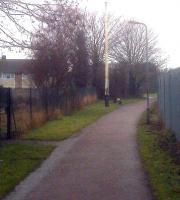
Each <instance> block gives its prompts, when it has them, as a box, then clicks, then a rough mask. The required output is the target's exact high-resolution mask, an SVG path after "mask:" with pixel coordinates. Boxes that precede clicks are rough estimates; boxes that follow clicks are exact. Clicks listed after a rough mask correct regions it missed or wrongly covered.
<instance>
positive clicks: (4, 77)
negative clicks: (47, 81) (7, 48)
mask: <svg viewBox="0 0 180 200" xmlns="http://www.w3.org/2000/svg"><path fill="white" fill-rule="evenodd" d="M28 62H30V60H27V59H6V56H2V59H1V60H0V87H5V88H30V87H32V82H31V81H30V76H29V75H28V72H27V70H26V69H27V64H28Z"/></svg>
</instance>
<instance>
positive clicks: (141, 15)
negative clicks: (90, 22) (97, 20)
mask: <svg viewBox="0 0 180 200" xmlns="http://www.w3.org/2000/svg"><path fill="white" fill-rule="evenodd" d="M84 1H86V2H88V7H89V9H91V10H96V11H101V12H103V11H104V0H84ZM108 4H109V5H108V7H109V8H108V9H109V11H110V12H113V13H116V14H118V15H121V16H123V17H125V18H134V19H135V20H137V21H141V22H144V23H146V24H147V25H148V27H149V28H151V29H153V31H154V32H155V34H157V35H158V41H159V46H160V47H161V48H162V50H163V51H164V52H166V54H167V55H169V62H168V67H169V68H172V67H173V68H174V67H180V0H108Z"/></svg>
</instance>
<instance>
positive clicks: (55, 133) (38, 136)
mask: <svg viewBox="0 0 180 200" xmlns="http://www.w3.org/2000/svg"><path fill="white" fill-rule="evenodd" d="M139 100H140V99H127V100H123V104H127V103H134V102H137V101H139ZM118 107H119V105H118V104H114V103H111V104H110V107H106V108H105V107H104V102H103V101H98V102H96V103H94V104H91V105H88V106H86V107H84V108H82V109H81V110H80V111H77V112H74V113H73V114H72V115H70V116H64V117H63V118H61V119H58V120H53V121H49V122H47V123H46V124H44V125H43V126H41V127H39V128H36V129H33V130H31V131H29V132H28V133H27V134H25V135H24V136H23V138H24V139H30V140H63V139H66V138H68V137H70V136H71V135H72V134H73V133H75V132H78V131H79V130H80V129H81V128H83V127H85V126H87V125H88V124H90V123H92V122H94V121H95V120H96V119H98V118H99V117H101V116H102V115H104V114H106V113H109V112H111V111H113V110H115V109H116V108H118Z"/></svg>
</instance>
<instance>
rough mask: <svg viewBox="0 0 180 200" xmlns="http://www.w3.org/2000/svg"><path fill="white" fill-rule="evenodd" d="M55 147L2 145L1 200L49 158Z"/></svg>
mask: <svg viewBox="0 0 180 200" xmlns="http://www.w3.org/2000/svg"><path fill="white" fill-rule="evenodd" d="M53 149H54V147H52V146H44V145H43V146H41V145H38V146H37V145H23V144H0V199H1V198H2V197H4V196H5V195H6V194H7V193H8V192H10V191H11V190H12V189H13V188H14V187H15V186H16V185H17V184H18V183H19V182H20V181H21V180H23V179H24V177H25V176H26V175H27V174H29V173H30V172H32V171H33V170H34V169H35V168H37V167H38V166H39V165H40V164H41V162H42V161H43V160H44V159H46V158H47V156H48V155H49V154H50V153H51V152H52V150H53Z"/></svg>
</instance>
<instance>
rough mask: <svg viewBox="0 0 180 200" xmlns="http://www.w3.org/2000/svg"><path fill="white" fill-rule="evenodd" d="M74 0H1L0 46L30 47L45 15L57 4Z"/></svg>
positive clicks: (67, 3) (64, 3) (43, 21)
mask: <svg viewBox="0 0 180 200" xmlns="http://www.w3.org/2000/svg"><path fill="white" fill-rule="evenodd" d="M72 2H73V3H75V0H74V1H73V0H70V1H68V0H51V1H49V0H46V1H45V0H39V1H38V3H37V1H33V0H1V1H0V22H1V23H0V47H1V48H12V47H20V48H28V49H31V48H32V46H31V38H33V37H34V32H36V31H35V30H37V29H38V27H39V26H42V24H43V23H45V20H46V17H45V16H48V15H50V13H52V11H53V10H54V9H55V7H56V6H57V5H58V4H61V5H64V7H66V6H68V5H70V4H71V3H72Z"/></svg>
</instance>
